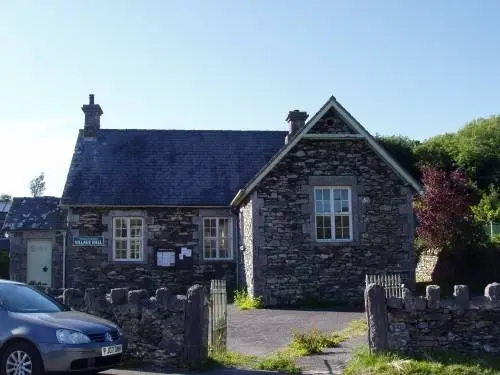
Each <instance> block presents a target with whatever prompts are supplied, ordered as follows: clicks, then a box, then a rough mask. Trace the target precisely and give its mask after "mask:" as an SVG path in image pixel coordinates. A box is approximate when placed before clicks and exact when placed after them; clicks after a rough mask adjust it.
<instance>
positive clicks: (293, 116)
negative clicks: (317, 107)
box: [285, 109, 309, 142]
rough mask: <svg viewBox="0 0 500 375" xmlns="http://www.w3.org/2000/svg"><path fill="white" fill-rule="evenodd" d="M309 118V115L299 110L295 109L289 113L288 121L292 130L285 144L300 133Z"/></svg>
mask: <svg viewBox="0 0 500 375" xmlns="http://www.w3.org/2000/svg"><path fill="white" fill-rule="evenodd" d="M308 117H309V115H308V114H307V112H304V111H299V110H298V109H294V110H293V111H290V112H288V116H287V118H286V121H288V124H289V126H290V128H289V131H288V135H287V137H286V140H285V142H288V140H289V139H290V138H292V137H293V136H294V135H295V134H297V133H298V132H299V131H300V129H301V128H303V127H304V125H305V123H306V120H307V118H308Z"/></svg>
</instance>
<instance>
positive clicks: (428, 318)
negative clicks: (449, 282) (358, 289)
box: [365, 283, 500, 354]
mask: <svg viewBox="0 0 500 375" xmlns="http://www.w3.org/2000/svg"><path fill="white" fill-rule="evenodd" d="M453 295H454V297H453V298H452V299H449V300H441V298H440V288H439V286H437V285H429V286H427V290H426V296H425V297H423V296H412V294H411V292H410V291H409V290H408V289H406V290H404V293H403V297H390V298H387V299H386V298H385V293H384V290H383V287H382V286H379V285H375V284H370V285H368V287H367V289H366V293H365V303H366V311H367V318H368V322H369V324H368V326H369V343H370V348H371V349H372V351H375V352H376V351H384V350H397V351H401V352H404V353H408V354H422V353H428V352H440V351H441V352H444V351H446V352H456V353H466V354H469V353H480V352H484V353H500V324H499V323H500V284H498V283H492V284H489V285H487V286H486V288H485V291H484V296H480V297H476V298H472V299H471V298H470V296H469V288H468V286H467V285H455V287H454V293H453Z"/></svg>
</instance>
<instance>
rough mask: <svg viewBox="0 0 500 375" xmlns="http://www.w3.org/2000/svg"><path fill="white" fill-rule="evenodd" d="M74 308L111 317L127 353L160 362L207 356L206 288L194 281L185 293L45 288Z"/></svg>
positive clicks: (185, 361) (195, 361)
mask: <svg viewBox="0 0 500 375" xmlns="http://www.w3.org/2000/svg"><path fill="white" fill-rule="evenodd" d="M46 292H47V293H48V294H51V295H54V294H58V293H57V292H62V294H61V295H59V296H57V297H56V299H57V300H59V301H60V302H62V303H64V304H65V305H67V306H69V307H71V308H73V309H74V310H78V311H82V312H86V313H89V314H92V315H96V316H99V317H101V318H104V319H107V320H110V321H112V322H114V323H115V324H117V325H118V326H119V327H121V328H122V329H123V331H124V335H125V337H126V338H127V340H128V350H127V353H126V355H127V357H128V358H133V359H139V360H141V361H143V362H145V363H147V364H152V365H156V366H161V367H168V366H185V365H193V366H196V365H200V364H202V363H203V362H204V361H206V359H207V356H208V305H207V297H208V295H207V288H206V287H204V286H201V285H194V286H192V287H190V288H189V290H188V292H187V295H175V294H173V293H171V292H170V290H169V289H167V288H161V289H158V290H156V292H155V294H154V296H152V297H148V292H147V291H146V290H128V289H126V288H117V289H111V292H110V293H107V294H105V293H103V292H102V291H101V289H99V288H89V289H86V290H85V292H82V291H81V290H79V289H65V290H62V291H61V290H59V291H56V290H47V291H46Z"/></svg>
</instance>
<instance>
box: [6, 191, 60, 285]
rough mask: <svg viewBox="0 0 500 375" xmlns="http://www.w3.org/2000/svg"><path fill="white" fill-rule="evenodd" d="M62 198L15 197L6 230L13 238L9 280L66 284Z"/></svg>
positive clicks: (41, 283)
mask: <svg viewBox="0 0 500 375" xmlns="http://www.w3.org/2000/svg"><path fill="white" fill-rule="evenodd" d="M59 203H60V198H56V197H37V198H31V197H29V198H14V199H13V201H12V205H11V207H10V210H9V212H8V214H7V216H6V218H5V223H4V225H3V230H4V231H5V232H6V233H7V234H8V236H9V240H10V254H9V255H10V279H11V280H15V281H21V282H27V283H31V284H37V285H46V286H48V287H52V288H62V287H63V277H64V272H65V270H64V266H63V264H64V262H63V254H64V251H65V246H66V217H67V213H66V212H65V211H64V210H63V209H61V208H60V207H59Z"/></svg>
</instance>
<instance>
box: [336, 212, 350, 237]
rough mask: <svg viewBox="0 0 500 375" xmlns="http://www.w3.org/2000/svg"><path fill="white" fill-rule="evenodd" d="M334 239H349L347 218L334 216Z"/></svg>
mask: <svg viewBox="0 0 500 375" xmlns="http://www.w3.org/2000/svg"><path fill="white" fill-rule="evenodd" d="M335 238H336V239H339V240H346V239H349V238H350V228H349V216H335Z"/></svg>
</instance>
